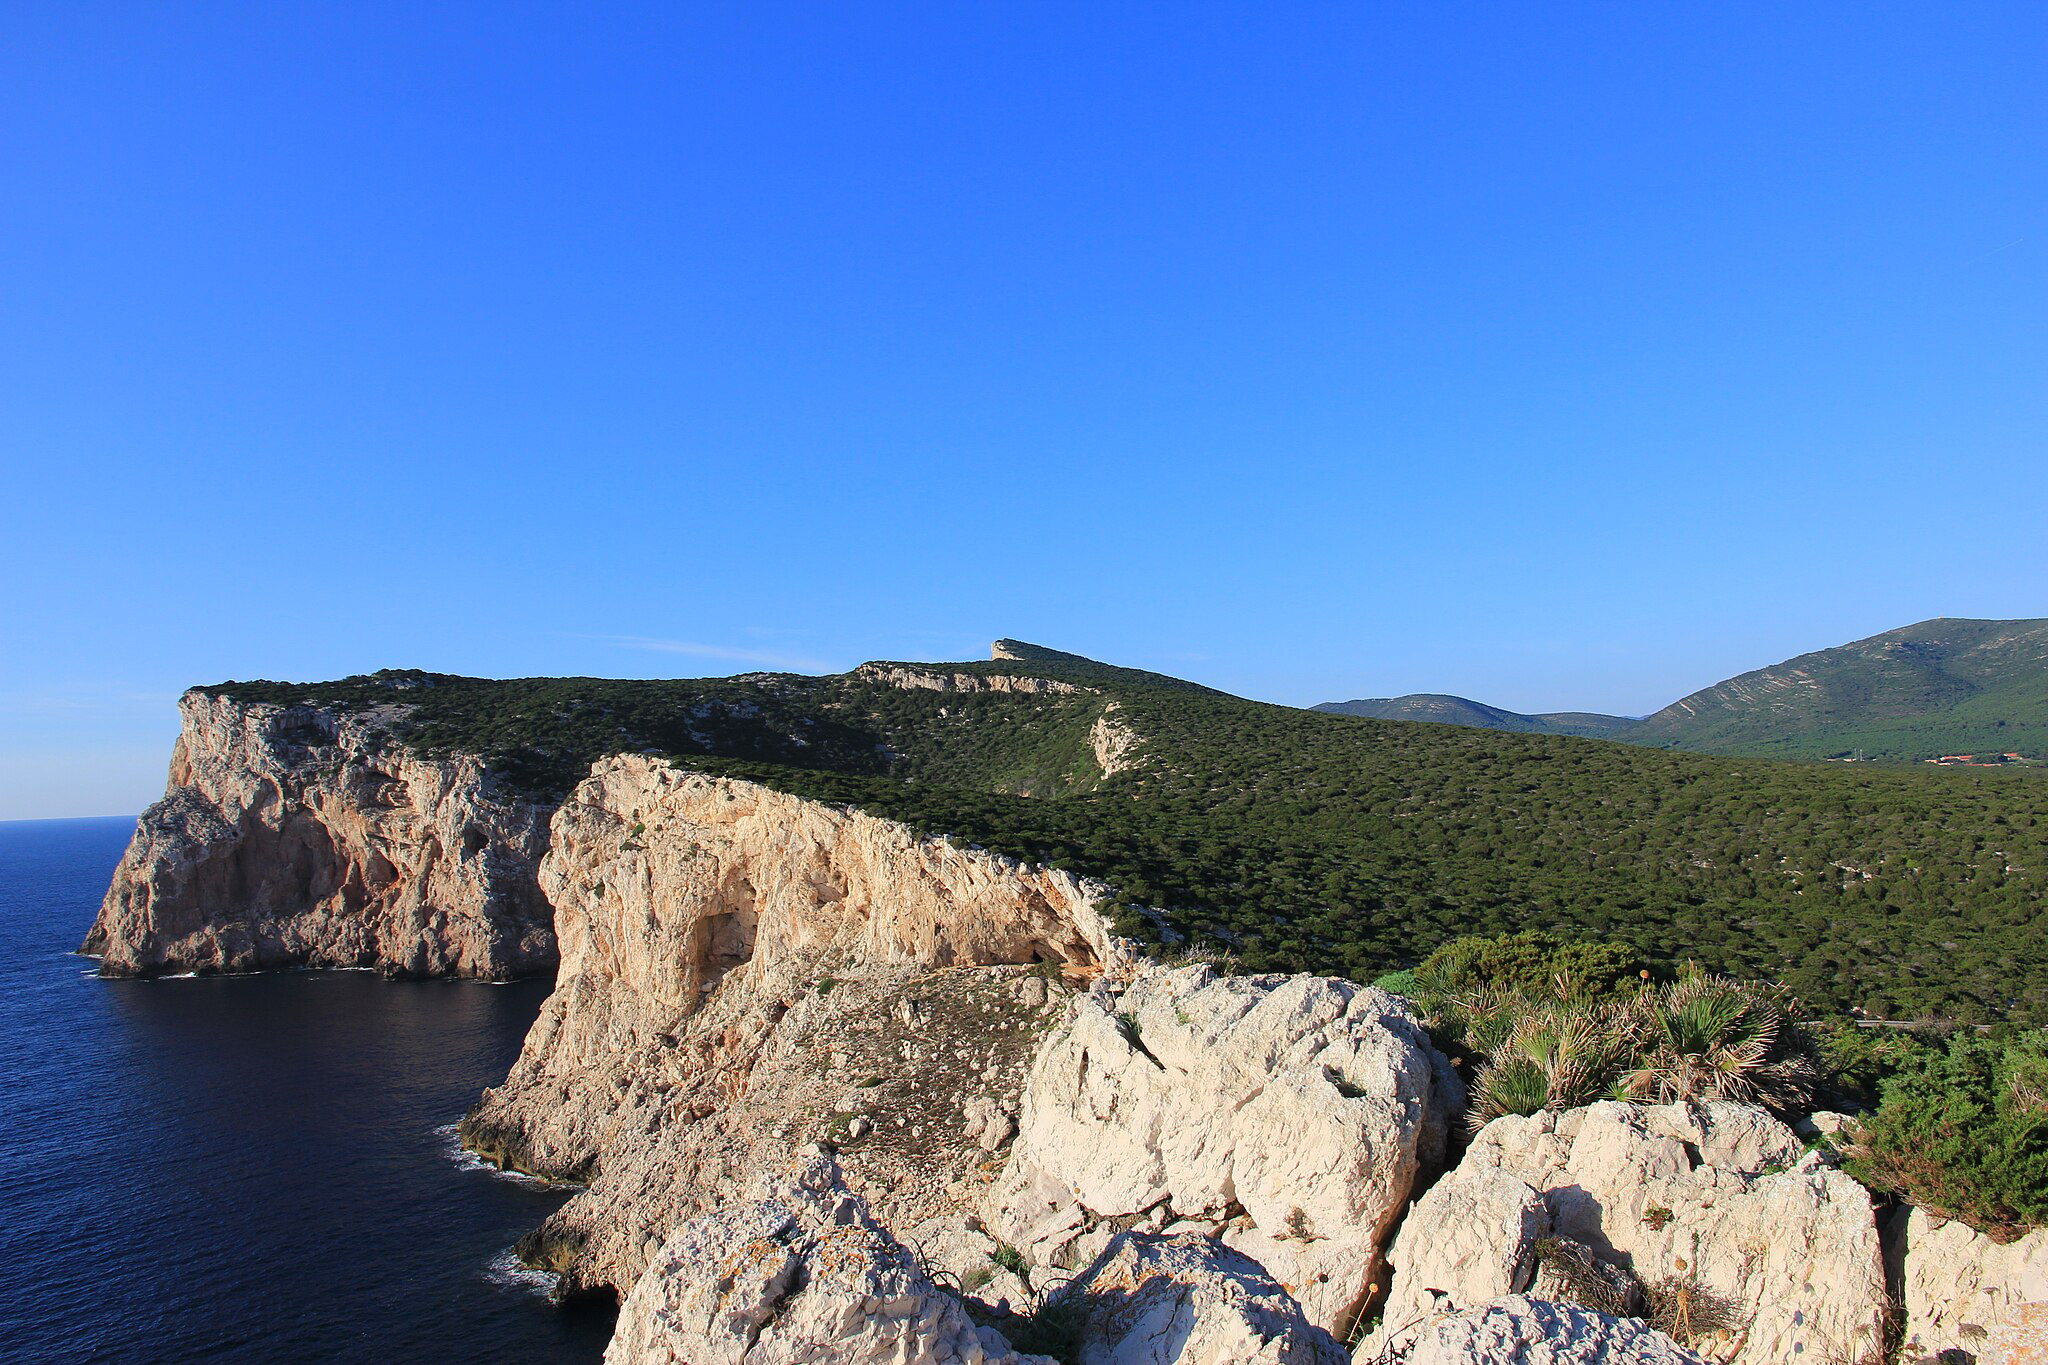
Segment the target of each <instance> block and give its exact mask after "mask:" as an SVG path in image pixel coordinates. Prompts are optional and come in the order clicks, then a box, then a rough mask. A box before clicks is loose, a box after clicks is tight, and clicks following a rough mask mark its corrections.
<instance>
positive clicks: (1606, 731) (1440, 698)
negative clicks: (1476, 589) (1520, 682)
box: [1309, 692, 1636, 739]
mask: <svg viewBox="0 0 2048 1365" xmlns="http://www.w3.org/2000/svg"><path fill="white" fill-rule="evenodd" d="M1309 709H1310V710H1313V711H1327V712H1329V713H1330V714H1331V715H1333V716H1371V717H1373V718H1374V719H1375V720H1426V721H1434V722H1435V723H1437V724H1438V725H1470V726H1474V727H1477V728H1478V729H1481V730H1506V731H1509V732H1511V733H1513V734H1519V735H1583V736H1587V737H1590V738H1593V739H1612V738H1614V737H1615V735H1616V734H1618V733H1619V732H1620V731H1623V730H1626V729H1628V728H1629V727H1630V726H1632V725H1634V724H1635V723H1636V722H1635V721H1634V720H1632V719H1630V718H1629V717H1627V716H1603V715H1600V714H1599V713H1598V712H1594V711H1552V712H1548V713H1545V714H1542V715H1534V716H1525V715H1523V714H1522V713H1521V712H1519V711H1504V710H1502V709H1501V708H1500V707H1498V706H1488V705H1487V704H1486V703H1484V702H1477V701H1472V700H1470V699H1469V698H1466V697H1452V696H1446V695H1445V694H1443V693H1441V692H1413V693H1410V694H1409V695H1407V696H1405V697H1362V698H1360V699H1359V700H1357V701H1326V702H1324V703H1322V704H1321V705H1320V706H1314V707H1311V708H1309Z"/></svg>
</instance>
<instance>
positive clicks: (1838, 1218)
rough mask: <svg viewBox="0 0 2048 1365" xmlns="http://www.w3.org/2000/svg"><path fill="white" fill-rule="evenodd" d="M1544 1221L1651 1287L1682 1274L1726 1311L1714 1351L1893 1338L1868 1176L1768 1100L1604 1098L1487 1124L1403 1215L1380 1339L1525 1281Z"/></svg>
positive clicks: (1829, 1352) (1786, 1351) (1759, 1359)
mask: <svg viewBox="0 0 2048 1365" xmlns="http://www.w3.org/2000/svg"><path fill="white" fill-rule="evenodd" d="M1517 1183H1519V1185H1520V1186H1521V1187H1522V1189H1523V1190H1526V1191H1527V1194H1526V1195H1525V1194H1523V1193H1521V1191H1519V1190H1517V1188H1516V1185H1517ZM1532 1198H1533V1199H1535V1200H1540V1201H1541V1204H1542V1207H1543V1211H1544V1213H1545V1214H1547V1215H1548V1227H1547V1229H1546V1228H1545V1227H1544V1226H1543V1224H1544V1219H1543V1217H1542V1216H1541V1215H1539V1214H1537V1213H1536V1211H1535V1210H1534V1208H1533V1207H1532V1206H1531V1204H1530V1202H1529V1201H1530V1200H1531V1199H1532ZM1546 1234H1554V1235H1556V1236H1558V1237H1562V1238H1566V1239H1569V1240H1571V1241H1574V1242H1578V1243H1582V1244H1583V1245H1584V1246H1586V1247H1588V1248H1590V1249H1591V1250H1592V1251H1593V1252H1594V1253H1595V1254H1597V1255H1598V1256H1600V1257H1602V1258H1604V1259H1609V1260H1612V1261H1613V1262H1615V1263H1617V1264H1619V1265H1622V1266H1626V1267H1627V1268H1629V1269H1630V1270H1631V1271H1632V1272H1633V1273H1634V1274H1635V1276H1636V1278H1637V1279H1638V1280H1639V1281H1641V1282H1642V1283H1643V1284H1645V1285H1646V1286H1649V1287H1651V1288H1652V1289H1655V1288H1657V1287H1659V1286H1664V1287H1667V1288H1674V1289H1675V1288H1677V1287H1684V1288H1685V1289H1686V1290H1687V1292H1688V1294H1689V1295H1691V1296H1692V1298H1693V1300H1694V1301H1695V1302H1697V1303H1699V1304H1700V1305H1701V1307H1702V1309H1703V1310H1710V1311H1702V1312H1701V1313H1700V1315H1699V1316H1700V1318H1701V1320H1702V1321H1706V1320H1709V1319H1711V1318H1721V1319H1724V1320H1725V1321H1726V1323H1727V1324H1728V1327H1727V1332H1726V1334H1725V1335H1723V1336H1721V1337H1719V1338H1717V1340H1716V1342H1715V1343H1714V1345H1713V1347H1712V1348H1711V1349H1712V1353H1713V1354H1714V1355H1716V1356H1717V1358H1722V1359H1729V1360H1736V1361H1742V1362H1746V1363H1753V1365H1765V1362H1771V1363H1773V1365H1775V1362H1780V1361H1790V1360H1827V1359H1833V1358H1843V1359H1851V1360H1854V1359H1860V1358H1861V1357H1863V1356H1864V1355H1865V1354H1867V1353H1869V1352H1871V1351H1873V1350H1876V1349H1877V1348H1878V1347H1879V1345H1880V1343H1881V1342H1882V1329H1883V1318H1884V1312H1885V1306H1886V1294H1885V1280H1884V1264H1883V1254H1882V1250H1881V1247H1880V1245H1879V1239H1878V1233H1877V1226H1876V1221H1875V1214H1874V1211H1873V1209H1872V1206H1871V1201H1870V1195H1869V1193H1868V1192H1867V1191H1866V1190H1864V1189H1863V1187H1862V1186H1861V1185H1858V1184H1857V1183H1856V1182H1855V1181H1854V1180H1851V1179H1850V1178H1849V1177H1848V1176H1846V1175H1844V1174H1842V1173H1841V1172H1840V1171H1837V1170H1834V1169H1832V1168H1831V1167H1829V1166H1827V1165H1826V1164H1825V1163H1824V1162H1823V1161H1822V1160H1821V1159H1820V1158H1819V1157H1817V1156H1809V1157H1804V1158H1802V1157H1801V1156H1800V1144H1799V1141H1798V1139H1797V1138H1796V1137H1795V1136H1794V1135H1793V1133H1792V1131H1791V1130H1790V1129H1789V1128H1787V1127H1785V1125H1783V1124H1781V1123H1779V1122H1778V1121H1777V1120H1775V1119H1773V1118H1771V1117H1770V1116H1769V1115H1767V1114H1764V1113H1763V1112H1761V1111H1760V1110H1756V1109H1752V1108H1749V1107H1747V1106H1743V1105H1734V1104H1726V1103H1718V1102H1717V1103H1711V1104H1707V1105H1704V1106H1700V1107H1697V1108H1695V1107H1691V1106H1686V1105H1663V1106H1657V1107H1650V1108H1638V1107H1635V1106H1631V1105H1626V1104H1615V1103H1602V1104H1595V1105H1591V1106H1588V1107H1586V1108H1583V1109H1574V1110H1570V1111H1567V1112H1565V1113H1541V1114H1536V1115H1533V1116H1531V1117H1528V1118H1521V1117H1515V1116H1510V1117H1507V1118H1500V1119H1495V1120H1494V1121H1493V1122H1492V1123H1490V1124H1488V1125H1487V1126H1486V1127H1485V1129H1484V1130H1482V1131H1481V1132H1480V1134H1479V1136H1478V1137H1477V1138H1475V1139H1474V1141H1473V1143H1472V1146H1471V1148H1470V1149H1469V1150H1468V1151H1467V1152H1466V1154H1465V1156H1464V1158H1463V1160H1462V1161H1461V1162H1460V1163H1459V1165H1458V1167H1457V1169H1456V1170H1455V1171H1453V1172H1452V1173H1451V1174H1450V1175H1449V1176H1447V1177H1445V1179H1444V1180H1443V1181H1442V1182H1440V1184H1439V1185H1438V1186H1437V1188H1436V1189H1433V1190H1431V1191H1430V1192H1429V1195H1428V1196H1426V1197H1425V1198H1423V1199H1422V1200H1419V1201H1418V1202H1417V1204H1416V1206H1415V1208H1414V1210H1413V1211H1412V1212H1411V1213H1410V1215H1409V1217H1408V1220H1407V1221H1406V1222H1405V1223H1404V1224H1403V1226H1402V1228H1401V1233H1400V1237H1399V1239H1398V1240H1397V1241H1396V1243H1395V1246H1394V1251H1393V1256H1392V1261H1393V1267H1394V1274H1393V1287H1392V1293H1391V1296H1390V1299H1389V1303H1388V1309H1387V1312H1386V1313H1385V1315H1384V1316H1383V1318H1382V1321H1381V1325H1380V1327H1379V1328H1378V1329H1377V1330H1376V1332H1375V1334H1374V1336H1373V1338H1372V1340H1371V1341H1370V1342H1369V1343H1368V1345H1369V1347H1370V1350H1371V1351H1375V1352H1377V1351H1385V1350H1388V1349H1390V1348H1392V1347H1398V1346H1399V1345H1400V1344H1401V1342H1402V1340H1403V1339H1404V1337H1406V1336H1412V1334H1413V1333H1415V1332H1416V1331H1418V1330H1420V1329H1422V1328H1423V1327H1425V1326H1426V1325H1427V1323H1428V1322H1429V1321H1431V1320H1432V1319H1433V1318H1434V1317H1435V1316H1436V1315H1438V1314H1441V1313H1443V1312H1445V1311H1453V1310H1458V1309H1465V1308H1471V1307H1475V1306H1476V1304H1475V1303H1473V1302H1471V1301H1469V1300H1467V1299H1465V1298H1464V1297H1463V1296H1464V1295H1470V1294H1484V1293H1487V1292H1494V1293H1498V1292H1501V1290H1502V1289H1522V1288H1526V1287H1527V1285H1528V1284H1529V1278H1528V1277H1529V1276H1530V1275H1531V1274H1533V1270H1534V1263H1533V1253H1534V1242H1533V1239H1534V1238H1535V1237H1540V1236H1543V1235H1546Z"/></svg>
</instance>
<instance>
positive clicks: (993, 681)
mask: <svg viewBox="0 0 2048 1365" xmlns="http://www.w3.org/2000/svg"><path fill="white" fill-rule="evenodd" d="M999 657H1000V656H999ZM853 672H854V676H855V677H857V678H864V679H866V680H867V681H868V682H877V683H881V684H882V685H883V686H885V687H899V688H902V689H903V690H904V691H906V692H913V691H915V692H1020V693H1026V694H1031V695H1047V694H1065V695H1069V696H1071V695H1074V694H1077V693H1081V692H1086V691H1089V690H1090V689H1088V688H1085V687H1079V686H1076V685H1075V684H1073V683H1070V682H1062V681H1060V680H1059V679H1058V678H1031V677H1025V676H1022V675H1017V674H1009V673H944V672H941V671H939V670H938V669H936V668H916V667H912V666H909V665H906V664H862V665H861V666H860V667H859V668H856V669H855V670H854V671H853Z"/></svg>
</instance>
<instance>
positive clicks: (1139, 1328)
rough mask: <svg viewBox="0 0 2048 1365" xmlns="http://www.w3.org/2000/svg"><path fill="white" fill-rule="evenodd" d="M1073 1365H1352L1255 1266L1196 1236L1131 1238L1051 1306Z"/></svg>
mask: <svg viewBox="0 0 2048 1365" xmlns="http://www.w3.org/2000/svg"><path fill="white" fill-rule="evenodd" d="M1050 1311H1053V1312H1066V1313H1070V1314H1071V1315H1072V1319H1073V1321H1074V1323H1075V1324H1076V1328H1077V1334H1078V1337H1079V1340H1080V1343H1081V1344H1080V1350H1079V1353H1078V1355H1077V1357H1076V1359H1077V1365H1349V1362H1350V1360H1351V1353H1350V1352H1349V1351H1347V1350H1345V1349H1344V1347H1343V1346H1342V1345H1340V1344H1339V1343H1338V1341H1337V1339H1336V1338H1335V1337H1333V1336H1331V1335H1330V1334H1329V1333H1328V1332H1326V1331H1324V1330H1323V1329H1322V1328H1320V1327H1317V1326H1315V1325H1314V1324H1313V1323H1311V1322H1309V1321H1308V1319H1307V1318H1305V1317H1304V1316H1302V1311H1301V1305H1300V1304H1298V1303H1296V1302H1295V1301H1294V1300H1293V1299H1292V1298H1291V1297H1289V1295H1288V1293H1287V1291H1286V1290H1284V1289H1282V1288H1281V1287H1280V1286H1279V1285H1278V1284H1275V1283H1274V1282H1273V1278H1272V1276H1270V1275H1268V1274H1267V1273H1266V1271H1265V1269H1264V1268H1263V1267H1262V1266H1260V1265H1259V1264H1258V1263H1257V1262H1256V1261H1254V1260H1252V1259H1251V1258H1250V1257H1248V1256H1246V1255H1244V1254H1243V1253H1241V1252H1237V1251H1233V1250H1231V1249H1230V1248H1229V1247H1227V1246H1224V1245H1223V1244H1222V1243H1221V1242H1218V1241H1216V1240H1215V1239H1213V1238H1209V1237H1203V1236H1200V1235H1197V1234H1195V1233H1181V1234H1179V1235H1177V1236H1171V1237H1162V1236H1156V1235H1151V1234H1146V1233H1133V1232H1126V1233H1123V1234H1121V1235H1119V1236H1118V1237H1117V1238H1116V1239H1115V1240H1114V1241H1112V1242H1111V1243H1110V1244H1109V1247H1108V1249H1107V1250H1105V1251H1104V1252H1103V1253H1102V1255H1101V1256H1100V1257H1098V1258H1097V1259H1096V1261H1095V1263H1094V1264H1093V1265H1091V1266H1089V1267H1088V1269H1087V1271H1086V1272H1085V1273H1084V1274H1082V1275H1081V1276H1080V1277H1079V1278H1078V1279H1076V1280H1074V1281H1073V1282H1072V1283H1071V1284H1070V1285H1068V1286H1067V1288H1066V1289H1064V1290H1063V1291H1061V1293H1060V1295H1059V1296H1058V1298H1057V1299H1056V1300H1054V1302H1053V1305H1052V1308H1051V1310H1050Z"/></svg>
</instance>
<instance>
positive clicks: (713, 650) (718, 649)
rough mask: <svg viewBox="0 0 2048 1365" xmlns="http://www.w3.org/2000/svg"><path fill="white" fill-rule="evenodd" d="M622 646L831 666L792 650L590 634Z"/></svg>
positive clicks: (804, 667)
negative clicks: (765, 650)
mask: <svg viewBox="0 0 2048 1365" xmlns="http://www.w3.org/2000/svg"><path fill="white" fill-rule="evenodd" d="M584 638H585V639H591V640H602V641H603V642H604V643H606V644H609V645H617V646H618V647H619V648H620V649H642V650H646V651H648V652H649V653H653V654H682V655H686V656H688V657H690V658H693V659H723V660H725V661H726V662H728V663H736V664H756V665H759V666H760V667H762V668H780V669H788V670H791V671H794V672H807V673H823V672H825V671H826V670H827V669H829V668H830V667H831V665H830V664H828V663H825V662H824V661H823V660H820V659H803V658H798V657H796V656H794V655H789V654H770V653H766V652H764V651H761V650H758V649H735V648H733V647H732V646H730V645H705V644H698V643H696V642H695V641H692V640H661V639H656V638H654V637H652V636H648V635H590V636H585V637H584Z"/></svg>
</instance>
